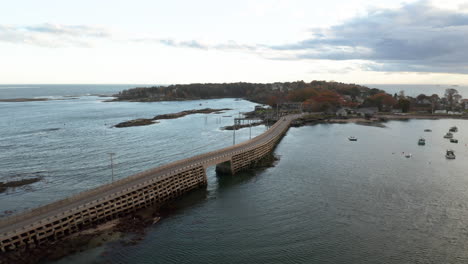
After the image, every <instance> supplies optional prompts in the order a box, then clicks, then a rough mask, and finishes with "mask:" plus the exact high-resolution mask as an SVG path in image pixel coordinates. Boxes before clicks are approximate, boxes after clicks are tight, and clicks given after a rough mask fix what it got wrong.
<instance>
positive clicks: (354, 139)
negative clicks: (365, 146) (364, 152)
mask: <svg viewBox="0 0 468 264" xmlns="http://www.w3.org/2000/svg"><path fill="white" fill-rule="evenodd" d="M348 140H349V141H357V137H353V136H351V137H348Z"/></svg>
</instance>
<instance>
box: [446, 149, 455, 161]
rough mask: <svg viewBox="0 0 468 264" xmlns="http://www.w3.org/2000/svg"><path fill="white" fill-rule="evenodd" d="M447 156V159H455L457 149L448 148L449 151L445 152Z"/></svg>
mask: <svg viewBox="0 0 468 264" xmlns="http://www.w3.org/2000/svg"><path fill="white" fill-rule="evenodd" d="M445 157H446V158H447V159H455V151H453V150H447V153H445Z"/></svg>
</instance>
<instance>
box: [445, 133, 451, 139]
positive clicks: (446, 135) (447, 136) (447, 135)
mask: <svg viewBox="0 0 468 264" xmlns="http://www.w3.org/2000/svg"><path fill="white" fill-rule="evenodd" d="M444 138H453V134H452V133H450V132H447V134H445V136H444Z"/></svg>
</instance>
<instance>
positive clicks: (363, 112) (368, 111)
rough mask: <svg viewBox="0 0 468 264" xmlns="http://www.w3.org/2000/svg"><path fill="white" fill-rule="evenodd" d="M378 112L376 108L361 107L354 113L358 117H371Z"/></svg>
mask: <svg viewBox="0 0 468 264" xmlns="http://www.w3.org/2000/svg"><path fill="white" fill-rule="evenodd" d="M377 112H379V108H377V107H363V108H358V109H356V113H357V114H358V115H360V116H373V115H375V114H376V113H377Z"/></svg>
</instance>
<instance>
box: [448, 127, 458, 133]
mask: <svg viewBox="0 0 468 264" xmlns="http://www.w3.org/2000/svg"><path fill="white" fill-rule="evenodd" d="M449 131H450V132H457V131H458V128H457V127H456V126H453V127H451V128H450V129H449Z"/></svg>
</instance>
